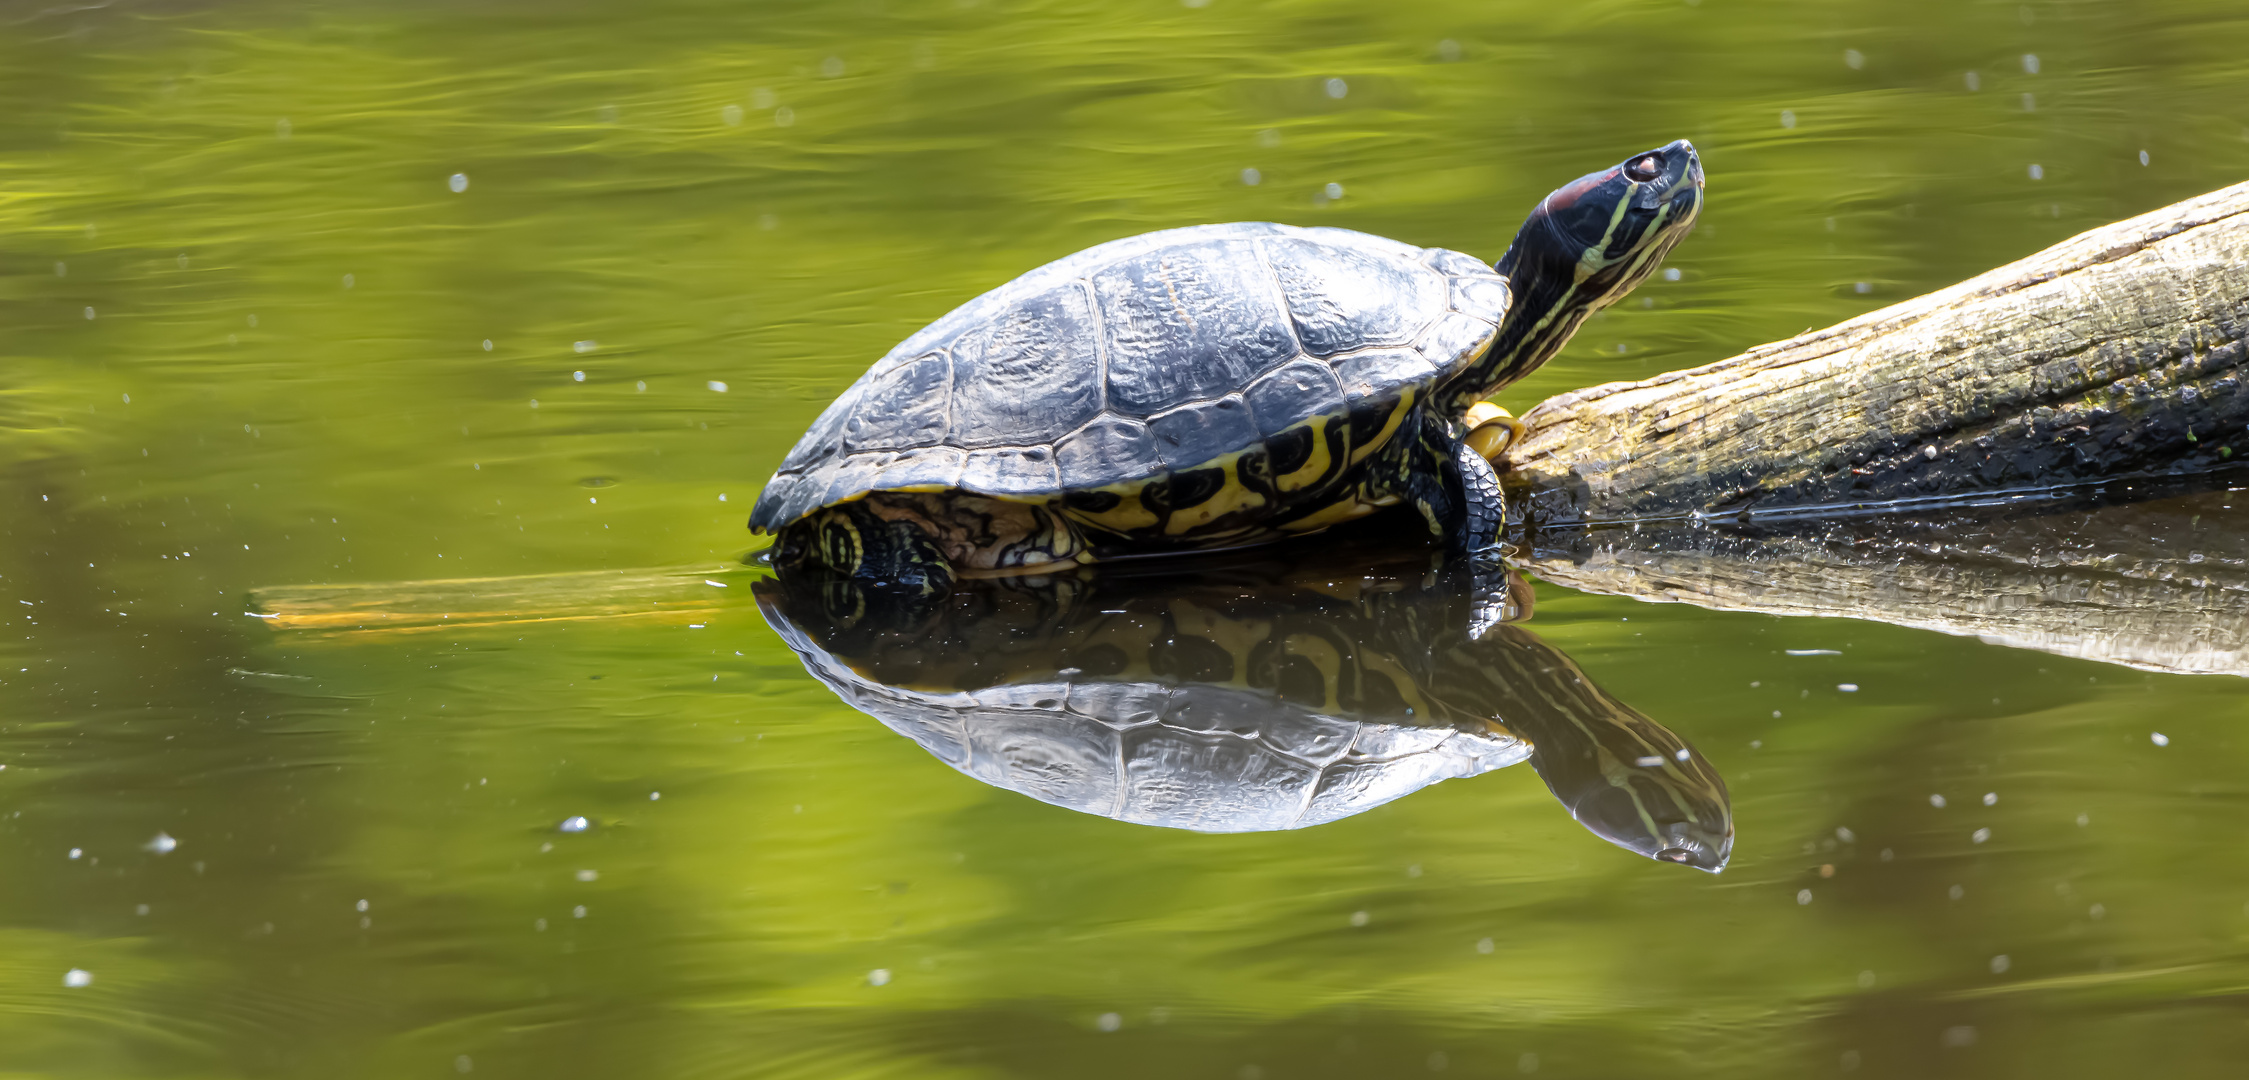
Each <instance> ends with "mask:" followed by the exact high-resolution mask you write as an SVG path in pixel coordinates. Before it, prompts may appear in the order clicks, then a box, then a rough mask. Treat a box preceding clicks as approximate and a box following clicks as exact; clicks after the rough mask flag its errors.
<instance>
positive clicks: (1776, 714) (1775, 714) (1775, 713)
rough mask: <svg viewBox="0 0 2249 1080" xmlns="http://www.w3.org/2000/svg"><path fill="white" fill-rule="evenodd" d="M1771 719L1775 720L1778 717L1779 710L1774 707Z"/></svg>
mask: <svg viewBox="0 0 2249 1080" xmlns="http://www.w3.org/2000/svg"><path fill="white" fill-rule="evenodd" d="M1773 719H1775V720H1778V719H1780V710H1779V709H1774V710H1773Z"/></svg>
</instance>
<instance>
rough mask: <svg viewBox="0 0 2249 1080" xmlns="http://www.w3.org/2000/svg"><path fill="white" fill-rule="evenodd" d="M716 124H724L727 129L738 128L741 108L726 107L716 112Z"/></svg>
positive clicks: (735, 106)
mask: <svg viewBox="0 0 2249 1080" xmlns="http://www.w3.org/2000/svg"><path fill="white" fill-rule="evenodd" d="M718 122H719V123H722V124H725V125H726V126H727V127H740V126H741V125H742V107H741V106H740V105H728V106H726V107H724V108H722V109H720V110H719V111H718Z"/></svg>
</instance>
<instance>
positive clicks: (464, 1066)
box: [453, 1054, 476, 1073]
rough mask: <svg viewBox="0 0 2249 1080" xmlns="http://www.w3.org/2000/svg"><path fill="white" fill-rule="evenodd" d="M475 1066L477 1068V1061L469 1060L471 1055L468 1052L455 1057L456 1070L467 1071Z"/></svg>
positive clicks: (454, 1067) (454, 1069) (459, 1071)
mask: <svg viewBox="0 0 2249 1080" xmlns="http://www.w3.org/2000/svg"><path fill="white" fill-rule="evenodd" d="M474 1068H476V1062H474V1061H471V1060H469V1056H468V1055H467V1054H462V1055H461V1056H459V1057H457V1058H454V1059H453V1071H454V1072H457V1073H465V1072H468V1071H469V1070H471V1069H474Z"/></svg>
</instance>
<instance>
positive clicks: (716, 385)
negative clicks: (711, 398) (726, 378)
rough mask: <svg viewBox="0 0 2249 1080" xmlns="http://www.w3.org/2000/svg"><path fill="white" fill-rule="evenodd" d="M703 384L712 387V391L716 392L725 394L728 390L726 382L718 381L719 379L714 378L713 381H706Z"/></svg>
mask: <svg viewBox="0 0 2249 1080" xmlns="http://www.w3.org/2000/svg"><path fill="white" fill-rule="evenodd" d="M703 385H704V386H707V387H710V389H711V393H714V394H723V393H725V392H726V384H725V383H722V382H720V381H718V380H717V379H712V380H711V381H709V382H707V383H704V384H703Z"/></svg>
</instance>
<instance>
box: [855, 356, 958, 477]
mask: <svg viewBox="0 0 2249 1080" xmlns="http://www.w3.org/2000/svg"><path fill="white" fill-rule="evenodd" d="M952 401H953V392H952V372H951V365H950V364H948V363H947V361H946V358H945V357H944V356H943V355H942V354H939V355H934V356H924V357H922V358H920V359H918V360H914V361H912V362H910V363H905V364H900V365H898V366H897V367H894V368H892V369H890V370H889V371H887V372H884V373H883V374H882V375H881V376H880V377H878V378H875V379H873V380H872V381H870V382H868V383H867V385H866V388H865V389H864V390H862V391H861V392H860V395H859V403H858V405H857V407H856V408H854V409H853V410H852V412H851V415H850V416H849V417H848V418H846V419H845V420H844V423H843V449H844V450H845V451H846V452H850V453H859V452H862V451H868V450H905V449H909V448H912V447H919V446H935V445H937V444H938V443H940V442H942V441H944V439H945V436H946V435H947V433H949V432H950V431H951V430H952Z"/></svg>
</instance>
